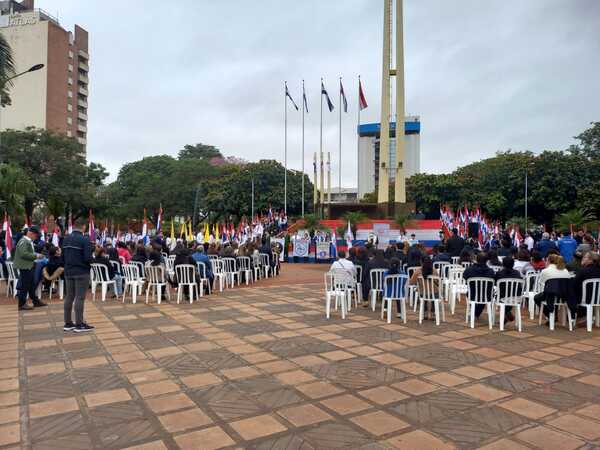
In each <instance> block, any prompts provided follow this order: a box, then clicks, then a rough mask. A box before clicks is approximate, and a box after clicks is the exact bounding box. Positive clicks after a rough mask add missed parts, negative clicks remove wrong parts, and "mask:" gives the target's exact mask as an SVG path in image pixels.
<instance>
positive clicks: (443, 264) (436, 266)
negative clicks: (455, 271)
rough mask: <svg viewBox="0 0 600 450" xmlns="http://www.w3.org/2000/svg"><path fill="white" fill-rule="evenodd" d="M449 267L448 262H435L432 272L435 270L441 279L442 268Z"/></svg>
mask: <svg viewBox="0 0 600 450" xmlns="http://www.w3.org/2000/svg"><path fill="white" fill-rule="evenodd" d="M449 265H450V263H449V262H448V261H436V262H434V263H433V270H437V273H439V274H440V278H443V275H442V273H443V272H444V267H446V266H449Z"/></svg>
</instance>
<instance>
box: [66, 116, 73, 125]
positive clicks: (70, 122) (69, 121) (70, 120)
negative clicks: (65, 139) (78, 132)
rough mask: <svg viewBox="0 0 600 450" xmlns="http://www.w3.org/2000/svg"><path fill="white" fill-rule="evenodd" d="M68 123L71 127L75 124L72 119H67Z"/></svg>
mask: <svg viewBox="0 0 600 450" xmlns="http://www.w3.org/2000/svg"><path fill="white" fill-rule="evenodd" d="M67 123H68V124H69V125H72V124H73V119H72V118H71V117H67Z"/></svg>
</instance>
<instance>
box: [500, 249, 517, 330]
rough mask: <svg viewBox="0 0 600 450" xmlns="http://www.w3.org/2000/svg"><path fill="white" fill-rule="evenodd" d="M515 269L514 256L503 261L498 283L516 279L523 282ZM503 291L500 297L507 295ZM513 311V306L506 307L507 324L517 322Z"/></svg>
mask: <svg viewBox="0 0 600 450" xmlns="http://www.w3.org/2000/svg"><path fill="white" fill-rule="evenodd" d="M514 267H515V260H514V259H513V258H512V256H505V257H504V259H502V270H499V271H498V272H496V281H498V280H504V279H507V278H516V279H519V280H521V279H522V278H523V277H521V273H520V272H519V271H518V270H515V269H514ZM502 291H503V290H501V291H500V297H502V296H503V295H504V294H505V293H504V292H502ZM521 294H522V292H521ZM512 309H513V307H512V306H506V316H505V317H506V319H505V321H506V322H512V321H513V320H515V316H514V315H513V313H512Z"/></svg>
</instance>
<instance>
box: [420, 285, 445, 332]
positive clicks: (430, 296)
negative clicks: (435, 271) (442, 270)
mask: <svg viewBox="0 0 600 450" xmlns="http://www.w3.org/2000/svg"><path fill="white" fill-rule="evenodd" d="M440 286H441V283H440V277H439V276H437V275H430V276H428V277H427V278H423V277H419V278H418V279H417V290H418V293H419V324H422V323H423V316H424V314H425V302H431V303H433V307H434V311H435V324H436V325H439V324H440V308H441V317H442V320H443V321H444V322H445V321H446V312H445V309H444V302H443V300H442V295H441V287H440Z"/></svg>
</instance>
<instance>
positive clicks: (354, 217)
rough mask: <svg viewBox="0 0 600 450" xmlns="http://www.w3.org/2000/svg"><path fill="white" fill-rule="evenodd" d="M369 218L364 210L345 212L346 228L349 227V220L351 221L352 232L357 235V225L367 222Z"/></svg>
mask: <svg viewBox="0 0 600 450" xmlns="http://www.w3.org/2000/svg"><path fill="white" fill-rule="evenodd" d="M367 219H368V217H367V215H366V214H365V213H364V212H362V211H348V212H347V213H346V214H344V220H345V221H346V226H345V229H346V230H347V229H348V222H350V228H352V233H353V234H354V235H355V236H356V225H357V224H359V223H363V222H366V221H367Z"/></svg>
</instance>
